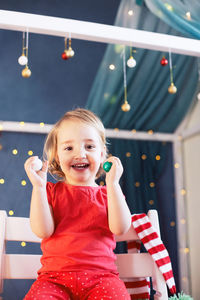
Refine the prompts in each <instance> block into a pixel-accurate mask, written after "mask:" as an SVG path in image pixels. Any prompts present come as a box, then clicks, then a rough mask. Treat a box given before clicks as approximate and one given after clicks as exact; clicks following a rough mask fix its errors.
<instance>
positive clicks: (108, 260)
mask: <svg viewBox="0 0 200 300" xmlns="http://www.w3.org/2000/svg"><path fill="white" fill-rule="evenodd" d="M47 196H48V201H49V204H50V205H51V206H52V208H53V214H54V222H55V231H54V233H53V234H52V236H51V237H49V238H46V239H43V241H42V243H41V249H42V252H43V256H42V258H41V263H42V268H41V269H40V270H39V271H38V273H39V274H40V273H43V272H49V271H83V270H84V271H85V270H93V271H104V272H106V271H109V272H114V273H117V269H116V265H115V260H116V256H115V254H114V252H113V250H114V248H115V246H116V242H115V238H114V235H113V234H112V232H111V231H110V229H109V226H108V212H107V192H106V187H105V186H98V187H89V186H72V185H67V184H65V183H63V182H58V183H56V184H54V183H50V182H48V183H47Z"/></svg>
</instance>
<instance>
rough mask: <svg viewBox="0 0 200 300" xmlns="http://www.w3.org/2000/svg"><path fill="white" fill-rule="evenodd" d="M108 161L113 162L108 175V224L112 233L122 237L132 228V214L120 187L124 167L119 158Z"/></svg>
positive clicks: (110, 158) (111, 158)
mask: <svg viewBox="0 0 200 300" xmlns="http://www.w3.org/2000/svg"><path fill="white" fill-rule="evenodd" d="M108 161H110V162H112V167H111V169H110V171H109V172H108V173H106V185H107V197H108V223H109V228H110V230H111V231H112V233H114V234H116V235H121V234H124V233H125V232H127V231H128V230H129V228H130V226H131V213H130V210H129V208H128V205H127V203H126V200H125V197H124V195H123V193H122V190H121V187H120V185H119V179H120V177H121V175H122V173H123V167H122V164H121V161H120V160H119V158H117V157H114V156H112V157H109V159H108Z"/></svg>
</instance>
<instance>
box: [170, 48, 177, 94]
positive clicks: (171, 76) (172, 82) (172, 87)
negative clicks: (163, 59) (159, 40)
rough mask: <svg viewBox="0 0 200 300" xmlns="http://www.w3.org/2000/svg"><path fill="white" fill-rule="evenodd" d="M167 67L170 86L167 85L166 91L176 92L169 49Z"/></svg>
mask: <svg viewBox="0 0 200 300" xmlns="http://www.w3.org/2000/svg"><path fill="white" fill-rule="evenodd" d="M169 68H170V82H171V83H170V86H169V87H168V92H169V93H170V94H176V92H177V87H176V86H175V85H174V81H173V72H172V57H171V51H169Z"/></svg>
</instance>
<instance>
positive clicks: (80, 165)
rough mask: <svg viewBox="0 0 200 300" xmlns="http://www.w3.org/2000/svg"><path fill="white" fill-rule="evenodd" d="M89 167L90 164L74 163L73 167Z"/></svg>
mask: <svg viewBox="0 0 200 300" xmlns="http://www.w3.org/2000/svg"><path fill="white" fill-rule="evenodd" d="M88 167H89V164H74V165H72V168H74V169H79V170H82V169H86V168H88Z"/></svg>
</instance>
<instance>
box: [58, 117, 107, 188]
mask: <svg viewBox="0 0 200 300" xmlns="http://www.w3.org/2000/svg"><path fill="white" fill-rule="evenodd" d="M104 153H105V146H103V145H102V142H101V140H100V136H99V133H98V131H97V130H96V128H95V127H93V126H91V125H89V124H86V123H84V122H81V121H79V120H68V121H63V123H62V124H61V125H60V127H59V129H58V134H57V160H58V163H59V164H60V167H61V169H62V171H63V173H64V174H65V178H66V183H68V184H71V185H85V186H96V185H97V184H96V183H95V177H96V174H97V172H98V170H99V167H100V164H101V163H102V162H103V159H104Z"/></svg>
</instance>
